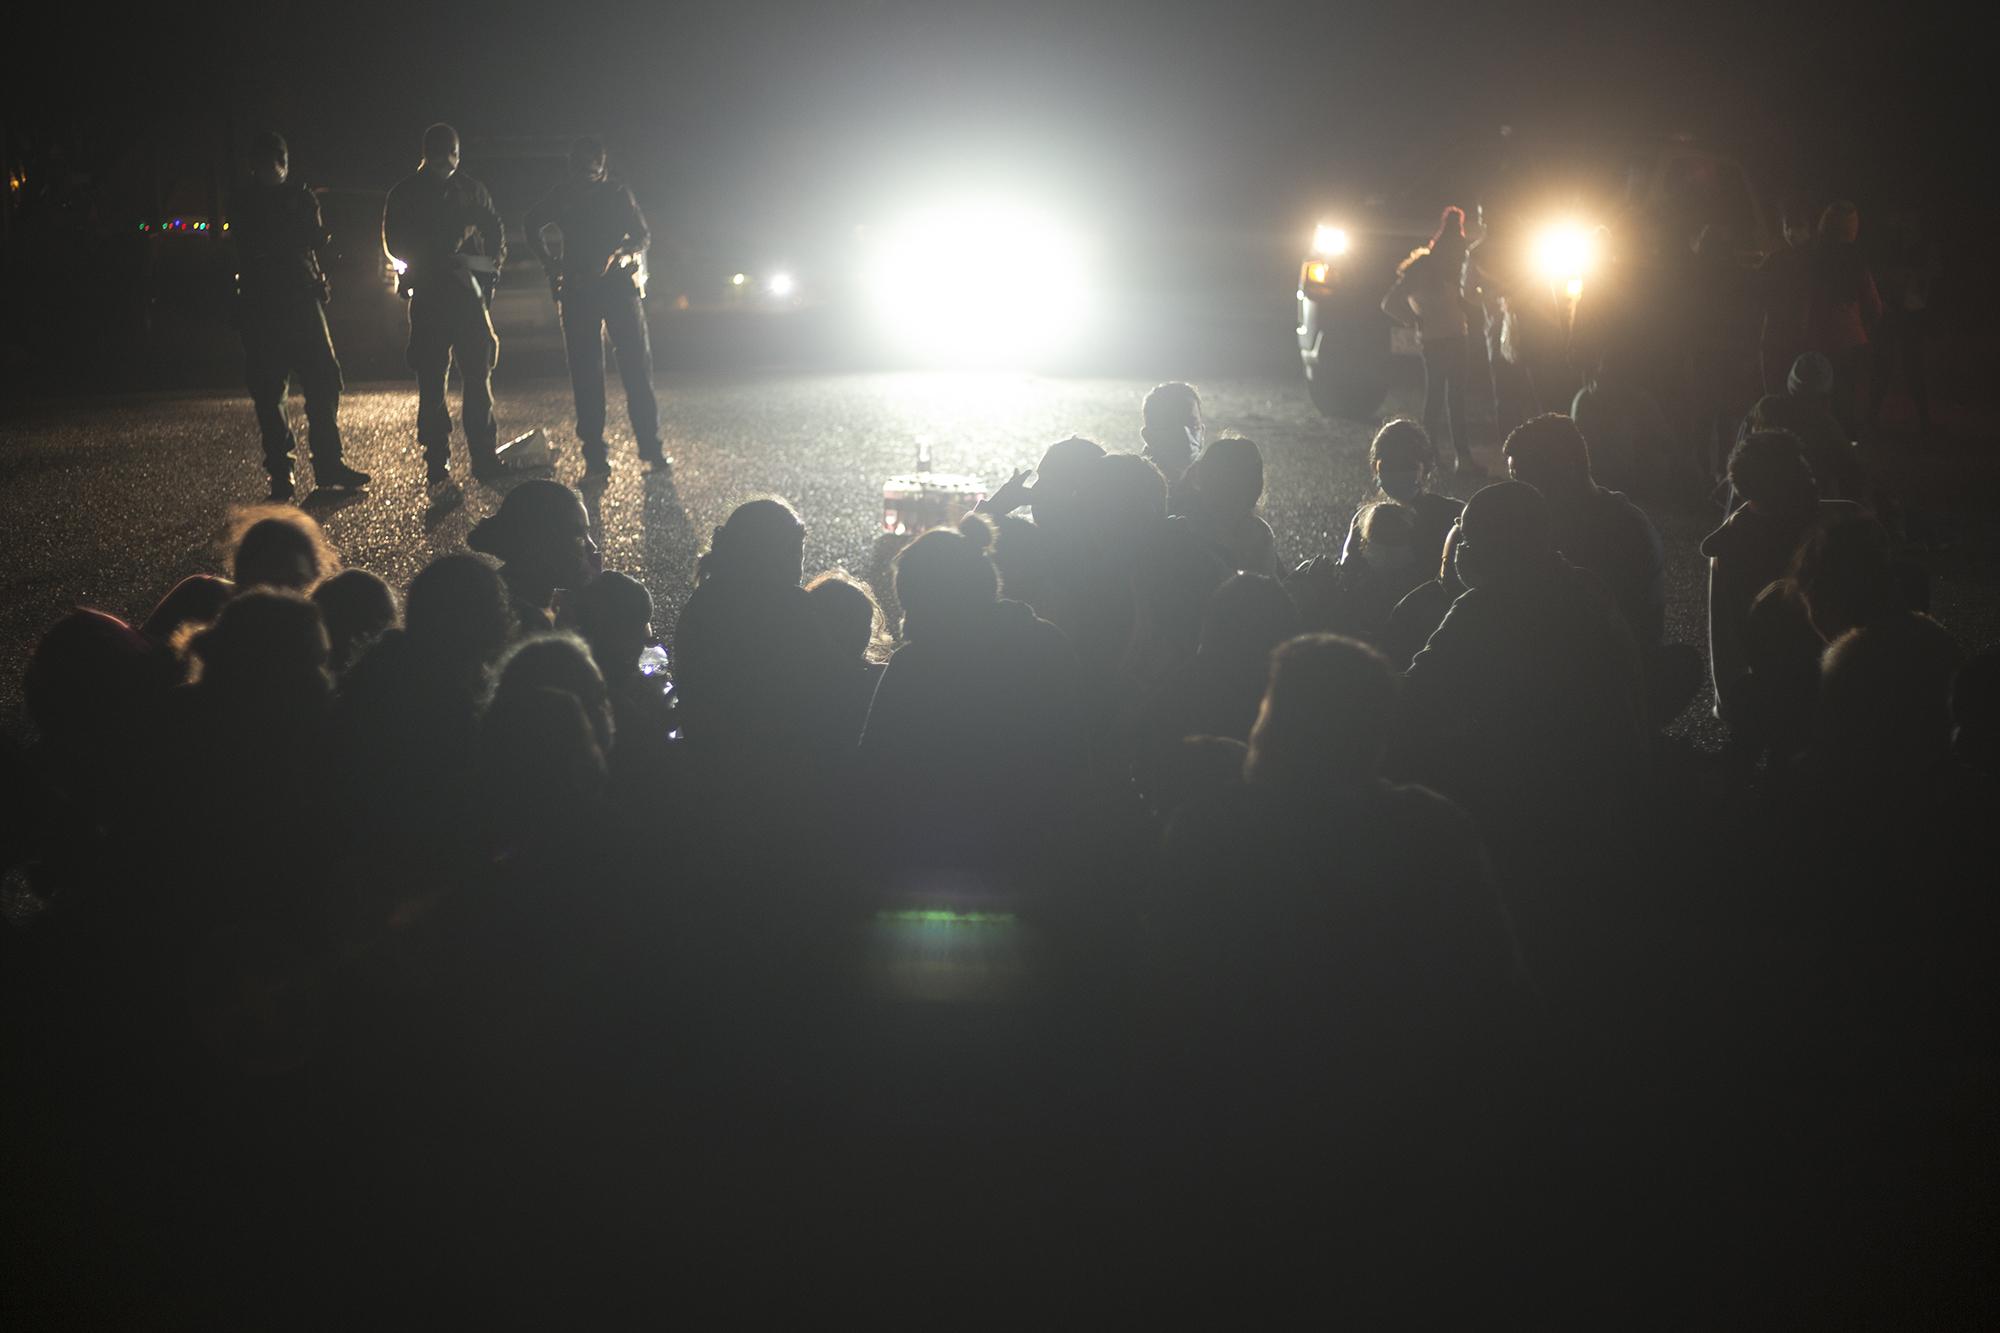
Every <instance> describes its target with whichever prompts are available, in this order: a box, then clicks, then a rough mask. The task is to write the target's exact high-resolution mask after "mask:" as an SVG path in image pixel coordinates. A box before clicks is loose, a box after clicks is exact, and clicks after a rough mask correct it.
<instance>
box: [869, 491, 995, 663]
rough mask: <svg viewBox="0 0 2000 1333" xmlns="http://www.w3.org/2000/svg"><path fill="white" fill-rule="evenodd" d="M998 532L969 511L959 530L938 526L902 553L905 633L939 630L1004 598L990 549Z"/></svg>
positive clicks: (899, 593) (899, 576) (899, 580)
mask: <svg viewBox="0 0 2000 1333" xmlns="http://www.w3.org/2000/svg"><path fill="white" fill-rule="evenodd" d="M992 532H993V530H992V529H991V528H989V527H987V526H986V524H985V523H984V521H982V520H981V519H980V518H979V517H978V516H977V515H968V516H967V518H966V520H965V522H963V523H961V524H960V528H959V530H957V531H954V530H952V529H950V528H932V529H931V530H930V531H929V532H926V533H925V534H924V535H923V536H921V537H919V538H917V539H916V540H915V541H913V542H911V543H910V544H909V545H908V546H906V547H904V548H903V549H902V551H901V552H900V553H899V554H898V555H897V556H896V566H895V567H896V601H897V602H898V603H899V604H901V606H902V608H903V637H904V638H906V639H909V640H912V641H916V640H919V639H922V638H925V637H927V636H929V635H932V634H935V633H937V632H938V631H939V630H940V629H945V628H948V627H949V626H951V625H953V624H955V623H958V622H960V621H962V620H963V619H964V618H965V617H967V616H968V615H972V614H975V613H976V612H978V611H979V610H980V608H982V607H989V606H991V605H993V603H994V602H995V601H996V600H997V599H998V597H999V595H1000V576H999V574H998V573H997V572H996V571H995V570H994V568H993V561H992V559H991V558H990V557H989V556H988V555H987V553H986V551H987V547H988V546H989V545H990V544H991V542H992Z"/></svg>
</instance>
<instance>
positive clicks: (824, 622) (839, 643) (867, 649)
mask: <svg viewBox="0 0 2000 1333" xmlns="http://www.w3.org/2000/svg"><path fill="white" fill-rule="evenodd" d="M917 540H918V541H922V540H923V538H921V537H919V538H918V539H917ZM806 594H807V596H809V597H811V598H812V605H813V613H814V614H815V615H817V616H818V617H819V622H820V625H821V627H822V628H823V629H825V631H826V640H827V642H828V643H830V644H832V645H833V648H834V651H835V652H836V653H838V654H839V656H840V660H841V661H843V662H856V663H859V662H865V661H868V660H869V659H870V657H871V656H873V655H875V654H876V653H877V651H878V649H879V648H880V646H881V644H882V643H884V642H885V641H886V640H887V638H888V634H887V630H886V628H885V626H884V624H883V619H882V608H881V607H880V606H878V605H876V603H875V598H874V597H873V596H872V595H870V593H869V591H868V589H867V588H865V587H863V586H862V585H861V584H859V583H857V582H856V581H855V580H853V579H851V578H849V577H848V576H847V575H846V574H845V573H844V572H842V571H840V570H829V571H828V572H827V573H824V574H822V575H820V576H819V577H818V578H816V579H814V580H813V581H812V582H811V583H810V584H808V585H807V587H806Z"/></svg>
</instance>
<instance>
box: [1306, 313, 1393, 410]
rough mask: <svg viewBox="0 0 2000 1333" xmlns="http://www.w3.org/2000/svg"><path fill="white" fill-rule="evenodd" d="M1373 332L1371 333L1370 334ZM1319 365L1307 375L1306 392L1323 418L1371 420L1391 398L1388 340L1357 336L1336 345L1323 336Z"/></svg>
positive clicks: (1352, 335) (1385, 335) (1351, 336)
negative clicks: (1389, 396)
mask: <svg viewBox="0 0 2000 1333" xmlns="http://www.w3.org/2000/svg"><path fill="white" fill-rule="evenodd" d="M1371 332H1372V331H1371ZM1320 338H1321V341H1320V354H1319V357H1318V362H1317V364H1316V365H1314V366H1313V367H1312V368H1311V369H1310V370H1308V371H1307V372H1306V391H1307V393H1309V394H1310V395H1311V396H1312V400H1313V406H1314V407H1317V408H1318V409H1319V410H1320V413H1321V414H1322V415H1324V416H1329V417H1339V418H1342V419H1345V420H1349V421H1368V420H1372V419H1373V418H1374V416H1375V412H1376V410H1377V409H1378V408H1380V407H1381V406H1382V400H1383V399H1384V398H1386V397H1388V395H1389V340H1388V336H1387V334H1382V335H1380V336H1379V337H1372V336H1369V334H1367V333H1361V332H1356V333H1354V334H1351V335H1350V336H1348V337H1346V338H1343V339H1341V340H1340V342H1339V343H1334V342H1332V340H1330V339H1328V338H1327V336H1326V335H1325V334H1322V335H1320Z"/></svg>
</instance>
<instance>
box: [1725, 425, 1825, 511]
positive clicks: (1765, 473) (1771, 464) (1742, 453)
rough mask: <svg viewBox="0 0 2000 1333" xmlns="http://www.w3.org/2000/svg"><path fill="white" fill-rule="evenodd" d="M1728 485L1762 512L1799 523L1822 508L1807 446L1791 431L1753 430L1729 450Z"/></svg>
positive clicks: (1747, 502)
mask: <svg viewBox="0 0 2000 1333" xmlns="http://www.w3.org/2000/svg"><path fill="white" fill-rule="evenodd" d="M1729 484H1730V486H1732V487H1733V488H1734V489H1735V491H1736V493H1737V494H1738V495H1739V496H1741V497H1743V500H1744V502H1745V503H1746V504H1750V505H1753V506H1755V507H1756V508H1757V509H1758V510H1759V511H1761V512H1763V513H1768V514H1775V515H1778V516H1780V517H1793V518H1797V519H1799V520H1804V519H1806V518H1810V517H1811V516H1812V514H1813V512H1814V510H1816V509H1817V508H1818V507H1819V483H1818V481H1816V480H1815V479H1814V477H1813V470H1812V465H1811V464H1809V463H1808V462H1806V452H1805V447H1804V446H1803V445H1801V444H1800V443H1799V437H1798V436H1796V435H1794V434H1792V433H1791V432H1790V431H1788V430H1760V431H1753V432H1751V433H1750V434H1748V435H1746V436H1744V437H1743V438H1742V439H1741V440H1738V441H1737V442H1736V447H1735V448H1734V449H1731V450H1730V451H1729Z"/></svg>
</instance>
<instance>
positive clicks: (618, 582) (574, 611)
mask: <svg viewBox="0 0 2000 1333" xmlns="http://www.w3.org/2000/svg"><path fill="white" fill-rule="evenodd" d="M563 628H565V629H570V630H574V631H575V632H576V633H577V634H579V635H581V636H582V638H583V641H584V642H585V643H586V644H588V645H590V655H591V656H592V657H593V658H595V659H596V661H597V666H598V669H599V670H601V671H602V672H603V673H604V678H605V679H606V680H609V681H616V680H621V679H624V678H626V677H629V676H631V675H632V674H633V673H635V672H636V671H638V669H639V655H640V654H641V653H642V652H644V651H645V650H646V645H647V644H649V643H651V642H652V641H653V595H652V594H651V593H649V592H647V591H646V585H645V584H643V583H641V582H639V580H637V579H635V578H633V577H632V576H631V575H629V574H621V573H619V572H618V571H617V570H615V569H607V570H605V571H604V572H603V573H602V574H599V575H598V576H597V577H596V578H594V579H592V580H591V581H590V582H588V583H586V584H584V585H583V586H582V587H581V588H578V589H576V590H575V591H573V592H571V593H570V595H569V596H568V597H566V598H564V599H563Z"/></svg>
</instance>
